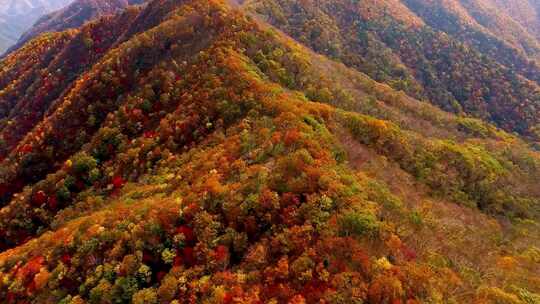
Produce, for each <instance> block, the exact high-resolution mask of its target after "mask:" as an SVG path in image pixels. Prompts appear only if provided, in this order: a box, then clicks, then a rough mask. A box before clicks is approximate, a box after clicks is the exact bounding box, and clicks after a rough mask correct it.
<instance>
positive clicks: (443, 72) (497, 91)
mask: <svg viewBox="0 0 540 304" xmlns="http://www.w3.org/2000/svg"><path fill="white" fill-rule="evenodd" d="M439 2H440V1H433V2H430V1H427V2H426V1H414V0H408V1H402V3H404V4H406V5H402V6H400V7H399V8H400V9H399V10H397V11H393V10H384V9H382V11H383V15H382V16H381V14H378V13H374V14H372V15H370V14H366V13H365V12H377V11H381V9H380V8H379V6H380V5H381V4H380V3H379V2H373V3H372V2H369V1H361V2H356V1H349V0H337V1H316V0H315V1H302V2H298V1H288V0H249V1H245V2H244V4H243V5H244V6H245V7H246V8H247V9H248V10H250V11H252V12H255V13H256V14H258V15H260V16H261V17H262V18H263V19H265V20H267V21H269V22H270V23H272V24H273V25H275V26H277V27H278V28H280V29H281V30H283V31H285V32H286V33H288V34H290V35H291V36H293V37H294V38H296V39H298V40H299V41H301V42H302V43H305V44H307V45H309V46H311V47H312V48H313V49H314V50H316V51H317V52H320V53H322V54H325V55H327V56H330V57H332V58H335V59H336V60H339V61H342V62H344V63H345V64H347V65H348V66H350V67H354V68H356V69H358V70H359V71H362V72H365V73H367V74H368V75H370V76H371V77H373V78H374V79H376V80H378V81H383V82H386V83H387V84H389V85H391V86H392V87H393V88H395V89H398V90H403V91H405V92H407V93H408V94H409V95H411V96H413V97H417V98H422V99H428V100H430V101H431V102H433V103H434V104H436V105H439V106H441V107H442V108H444V109H446V110H449V111H453V112H458V113H459V112H465V113H469V114H472V115H474V116H476V117H479V118H482V119H484V120H488V121H491V122H493V123H495V124H497V125H498V126H500V127H502V128H504V129H505V130H507V131H516V132H518V133H521V134H524V135H527V136H531V137H533V138H538V134H537V133H538V123H539V119H540V115H539V111H540V108H539V104H540V89H539V86H538V80H539V79H538V77H539V75H540V69H539V66H538V65H537V64H536V63H535V62H533V61H530V60H528V59H527V58H526V57H525V56H524V55H522V54H521V53H520V52H518V51H517V50H516V49H514V48H512V47H511V46H510V45H508V44H507V43H505V42H504V41H502V40H498V39H497V38H496V37H494V36H493V35H491V34H489V33H488V32H484V31H481V30H479V29H478V28H476V27H473V26H468V25H467V23H462V21H463V20H462V18H457V17H455V15H453V14H452V13H451V12H449V11H448V10H445V9H440V10H437V9H436V8H437V7H439V6H437V4H436V3H439ZM426 3H433V5H428V4H426ZM407 5H408V6H407ZM373 6H375V8H373ZM409 6H410V8H409ZM394 7H395V6H394ZM443 8H444V7H443ZM419 20H421V21H424V22H425V23H421V22H420V21H419ZM422 24H425V25H422Z"/></svg>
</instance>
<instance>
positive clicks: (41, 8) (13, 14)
mask: <svg viewBox="0 0 540 304" xmlns="http://www.w3.org/2000/svg"><path fill="white" fill-rule="evenodd" d="M71 1H72V0H0V53H3V52H4V51H5V50H6V49H7V48H8V47H10V46H11V45H13V44H14V43H15V42H17V40H18V39H19V37H20V36H21V34H23V33H24V32H25V31H26V30H28V29H29V28H30V27H31V26H32V25H33V24H34V23H35V22H36V21H37V20H38V19H39V18H40V17H41V16H43V15H44V14H47V13H49V12H52V11H55V10H58V9H60V8H62V7H64V6H66V5H67V4H69V3H70V2H71Z"/></svg>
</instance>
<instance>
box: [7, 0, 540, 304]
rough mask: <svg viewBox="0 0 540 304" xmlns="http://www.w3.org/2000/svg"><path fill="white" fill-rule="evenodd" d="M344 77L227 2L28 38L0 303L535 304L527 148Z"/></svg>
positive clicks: (537, 157) (10, 152) (12, 80)
mask: <svg viewBox="0 0 540 304" xmlns="http://www.w3.org/2000/svg"><path fill="white" fill-rule="evenodd" d="M306 3H307V1H306ZM375 3H377V2H375V1H374V2H373V4H375ZM384 3H386V4H388V9H382V10H379V11H373V10H371V9H368V8H365V10H362V11H363V12H365V14H368V15H370V14H375V15H378V14H381V11H382V14H383V16H384V14H386V12H388V11H390V12H392V8H396V6H395V5H393V4H395V2H393V1H387V2H384ZM272 8H273V9H278V8H276V7H272ZM401 8H404V6H402V7H401ZM295 11H297V10H295ZM313 12H314V14H315V13H317V14H318V13H319V12H320V11H317V10H315V11H313ZM392 15H393V16H395V18H401V19H400V20H404V22H405V20H406V21H407V22H409V23H408V26H409V28H410V29H418V28H422V27H424V26H425V24H424V23H423V22H422V21H421V19H417V18H416V17H417V16H416V15H415V14H414V13H412V12H409V13H405V12H404V11H403V10H402V9H400V10H396V11H395V12H392ZM324 16H325V15H321V16H320V17H321V18H320V19H316V20H326V21H327V22H328V23H321V24H320V25H321V27H322V29H328V28H330V27H326V25H329V26H331V25H332V24H334V25H335V23H334V21H333V20H334V19H330V17H329V16H328V15H326V17H324ZM415 16H416V17H415ZM323 17H324V18H327V19H324V18H323ZM377 18H380V17H377ZM418 18H419V17H418ZM336 19H338V18H337V17H336ZM290 20H296V19H293V18H291V19H290ZM306 33H307V35H311V33H312V32H311V31H306ZM324 35H326V34H325V33H324V32H321V33H320V36H317V35H315V37H325V38H324V40H321V41H326V39H327V38H328V39H330V38H339V37H337V36H324ZM369 36H371V34H368V37H369ZM307 37H309V36H307ZM312 38H313V37H312ZM299 39H300V40H301V39H303V38H302V37H301V38H299ZM308 41H310V40H308ZM370 41H371V40H370ZM373 41H380V40H373ZM304 42H305V41H304ZM317 51H321V52H322V51H324V49H318V50H317ZM338 55H339V53H338ZM372 55H373V56H375V57H374V58H391V59H392V60H394V61H392V62H393V63H395V64H396V65H395V67H398V68H400V69H401V70H402V71H403V73H404V74H403V75H404V77H405V76H407V75H409V76H410V77H411V78H410V81H411V83H416V84H417V85H418V87H419V91H418V92H419V93H420V92H421V85H420V82H416V80H415V78H412V75H414V74H413V73H410V70H409V69H408V68H407V67H406V66H405V65H404V64H403V63H400V61H401V59H400V57H397V56H396V55H395V54H393V53H388V54H383V55H384V56H388V57H376V56H378V54H375V53H373V54H372ZM335 58H338V57H334V59H335ZM351 66H352V67H354V68H350V67H347V66H346V65H343V64H341V63H337V62H336V61H335V60H333V59H328V58H326V57H324V56H321V55H319V54H316V53H314V52H312V51H310V50H309V49H307V48H306V47H305V46H302V45H301V44H299V43H298V42H296V41H294V40H293V39H291V38H289V37H287V36H285V35H284V34H283V33H282V32H280V31H278V30H276V29H275V28H273V27H272V26H271V25H269V24H266V23H264V22H263V21H257V20H256V19H255V18H253V17H251V16H250V15H249V14H246V13H245V12H244V11H243V10H242V9H241V8H239V7H237V6H234V7H231V5H230V4H229V3H228V1H220V0H153V1H151V2H150V3H149V4H148V5H146V6H144V7H131V8H128V9H127V10H124V11H123V12H121V13H118V14H116V15H114V16H106V17H102V18H99V19H97V20H95V21H93V22H90V23H87V24H85V25H83V26H82V27H80V28H78V29H72V30H68V31H64V32H59V33H46V34H43V35H40V36H38V37H37V38H35V39H33V40H31V41H29V42H28V43H27V44H25V45H24V46H23V47H22V48H21V49H19V50H17V51H15V52H13V53H12V54H10V55H9V56H7V57H6V58H5V59H3V60H2V61H0V147H1V148H2V149H1V150H0V157H1V160H0V196H1V199H0V204H1V206H2V207H1V209H0V250H1V251H2V252H1V253H0V299H5V302H7V303H29V302H31V303H319V302H323V303H407V304H413V303H516V304H528V303H535V301H538V299H539V298H540V268H539V266H538V265H539V262H540V249H539V248H540V226H539V222H538V221H539V219H540V189H539V188H538V184H539V183H540V154H539V153H538V152H537V151H534V150H532V149H531V148H530V143H529V142H526V141H524V140H523V139H522V138H520V137H519V136H517V135H511V134H508V133H506V132H504V131H502V130H500V129H497V128H496V127H494V126H493V125H491V124H489V123H486V122H482V121H481V120H478V119H475V118H472V117H469V116H456V115H454V114H450V113H448V112H444V111H442V110H440V109H438V108H436V107H434V106H433V105H431V104H429V103H428V102H423V101H419V100H416V99H413V98H412V97H410V96H408V95H406V94H405V93H403V92H398V91H395V90H394V89H392V88H391V87H390V86H388V85H386V84H383V83H380V82H376V81H374V80H372V79H371V78H370V77H369V76H368V75H366V74H363V73H361V72H359V71H358V69H355V68H356V66H354V65H351ZM384 67H385V66H381V68H384ZM408 73H409V74H408Z"/></svg>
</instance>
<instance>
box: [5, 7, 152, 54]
mask: <svg viewBox="0 0 540 304" xmlns="http://www.w3.org/2000/svg"><path fill="white" fill-rule="evenodd" d="M143 2H144V0H129V1H128V0H75V1H74V2H73V3H71V4H70V5H68V6H66V7H65V8H63V9H60V10H58V11H54V12H52V13H50V14H47V15H45V16H43V17H41V18H40V19H39V20H38V21H37V22H36V23H35V24H34V25H33V26H32V27H31V28H30V29H29V30H28V31H26V32H25V33H23V34H22V36H21V37H20V38H19V39H18V41H17V44H16V45H15V46H14V47H13V48H12V49H16V48H19V47H20V46H22V45H23V44H24V43H25V42H27V41H28V40H30V39H31V38H34V37H36V36H38V35H39V34H41V33H44V32H59V31H63V30H67V29H70V28H78V27H80V26H81V25H83V24H84V23H85V22H87V21H90V20H93V19H96V18H98V17H99V16H102V15H110V14H114V13H116V12H118V11H120V10H123V9H125V8H126V7H127V6H129V5H134V4H142V3H143Z"/></svg>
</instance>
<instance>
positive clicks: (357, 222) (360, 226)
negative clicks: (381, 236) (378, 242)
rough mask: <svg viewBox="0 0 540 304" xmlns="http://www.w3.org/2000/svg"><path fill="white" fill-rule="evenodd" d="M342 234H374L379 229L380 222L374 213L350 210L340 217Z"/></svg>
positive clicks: (339, 222) (358, 235)
mask: <svg viewBox="0 0 540 304" xmlns="http://www.w3.org/2000/svg"><path fill="white" fill-rule="evenodd" d="M338 224H339V232H340V235H341V236H357V237H360V236H372V235H375V234H377V232H378V230H379V222H378V221H377V219H376V218H375V216H374V215H373V214H369V213H360V212H350V213H347V214H345V215H343V216H341V217H340V218H339V219H338Z"/></svg>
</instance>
